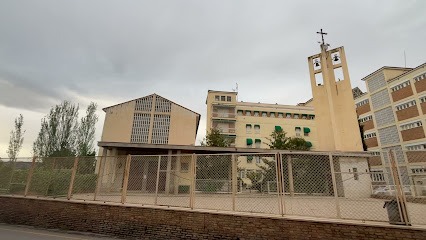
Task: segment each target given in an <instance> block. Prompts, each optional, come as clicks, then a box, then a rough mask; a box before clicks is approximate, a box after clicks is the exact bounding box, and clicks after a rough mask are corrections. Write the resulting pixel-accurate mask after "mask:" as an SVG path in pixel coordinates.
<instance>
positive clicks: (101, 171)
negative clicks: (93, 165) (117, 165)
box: [93, 148, 107, 201]
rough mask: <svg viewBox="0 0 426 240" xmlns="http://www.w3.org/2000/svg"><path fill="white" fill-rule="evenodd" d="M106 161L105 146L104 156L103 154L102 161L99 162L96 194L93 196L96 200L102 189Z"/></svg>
mask: <svg viewBox="0 0 426 240" xmlns="http://www.w3.org/2000/svg"><path fill="white" fill-rule="evenodd" d="M106 161H107V156H106V149H105V148H104V151H103V156H101V159H100V162H99V169H98V178H97V180H96V189H95V194H94V196H93V200H94V201H96V197H97V196H98V194H99V192H100V191H101V187H102V178H103V175H104V170H105V167H104V165H105V163H106Z"/></svg>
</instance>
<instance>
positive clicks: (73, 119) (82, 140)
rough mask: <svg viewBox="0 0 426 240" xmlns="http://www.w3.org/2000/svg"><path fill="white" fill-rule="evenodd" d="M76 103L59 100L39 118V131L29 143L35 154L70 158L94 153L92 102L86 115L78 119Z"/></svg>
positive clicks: (93, 112) (93, 113)
mask: <svg viewBox="0 0 426 240" xmlns="http://www.w3.org/2000/svg"><path fill="white" fill-rule="evenodd" d="M78 110H79V106H78V105H75V104H73V103H71V102H69V101H63V102H62V103H61V104H59V105H56V106H54V107H52V108H51V109H50V112H49V114H48V115H47V116H46V117H44V118H43V119H42V121H41V128H40V132H39V134H38V136H37V139H36V140H35V142H34V144H33V151H34V154H35V155H36V156H38V157H42V158H45V157H73V156H87V155H93V154H94V147H93V142H94V134H95V124H96V122H97V120H98V117H97V115H96V104H95V103H91V104H90V105H89V106H88V108H87V111H86V114H87V115H86V116H85V117H83V118H82V119H81V122H80V123H79V121H78Z"/></svg>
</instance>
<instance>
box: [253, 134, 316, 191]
mask: <svg viewBox="0 0 426 240" xmlns="http://www.w3.org/2000/svg"><path fill="white" fill-rule="evenodd" d="M286 135H287V133H286V132H285V131H283V130H282V129H275V131H273V132H272V134H271V135H270V136H271V138H268V140H269V142H270V143H267V144H268V146H269V147H270V149H277V150H298V151H309V150H310V148H311V147H310V146H309V144H308V142H306V141H305V139H303V138H300V137H287V136H286ZM262 162H263V165H258V167H259V168H260V173H261V175H262V177H261V180H257V178H258V176H247V177H249V179H250V177H252V178H256V179H255V185H254V186H253V187H254V188H256V189H257V190H259V191H261V190H266V189H267V184H268V182H276V181H277V179H276V163H275V161H271V160H268V159H266V158H262ZM283 167H284V168H286V166H283ZM250 180H251V179H250ZM275 187H276V185H275Z"/></svg>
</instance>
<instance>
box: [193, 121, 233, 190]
mask: <svg viewBox="0 0 426 240" xmlns="http://www.w3.org/2000/svg"><path fill="white" fill-rule="evenodd" d="M201 145H202V146H208V147H229V141H228V140H227V139H226V138H225V136H224V135H222V134H221V132H220V130H219V129H217V128H212V129H210V132H209V133H207V135H206V137H205V138H204V140H203V142H201ZM231 161H232V158H231V155H212V156H210V155H207V156H205V155H201V156H198V157H197V162H196V164H197V179H198V180H200V181H199V183H198V186H199V187H198V188H199V189H201V190H202V191H204V192H216V191H220V190H221V189H222V187H223V186H224V184H225V182H226V181H224V180H228V179H230V174H231V168H232V164H231Z"/></svg>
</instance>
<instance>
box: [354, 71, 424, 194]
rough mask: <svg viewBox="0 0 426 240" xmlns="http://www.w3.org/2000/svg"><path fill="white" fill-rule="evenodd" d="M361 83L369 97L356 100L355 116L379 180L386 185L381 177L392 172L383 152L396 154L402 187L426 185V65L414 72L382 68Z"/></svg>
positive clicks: (359, 97)
mask: <svg viewBox="0 0 426 240" xmlns="http://www.w3.org/2000/svg"><path fill="white" fill-rule="evenodd" d="M362 80H363V81H365V84H366V86H367V93H365V94H363V95H361V96H358V97H357V98H356V99H355V104H356V112H357V114H358V120H359V122H360V124H361V125H362V126H363V138H364V140H365V143H366V145H367V148H368V151H370V152H373V153H374V154H375V155H377V157H375V158H374V159H372V160H371V161H370V165H371V167H372V169H373V170H374V171H377V173H378V175H377V180H381V181H383V180H384V179H383V177H381V175H380V173H381V172H382V171H383V170H385V169H386V168H389V161H388V159H387V156H386V155H382V157H380V156H381V152H382V151H387V150H393V151H394V152H395V153H396V160H397V161H398V164H399V165H400V166H401V168H400V169H401V174H402V175H403V178H402V181H403V183H404V184H407V185H409V184H413V183H414V184H413V185H419V184H420V185H426V177H425V174H426V168H425V163H426V155H425V154H424V152H419V151H418V150H423V149H426V137H425V129H424V125H425V123H426V122H425V121H426V115H425V114H426V63H424V64H422V65H420V66H418V67H415V68H400V67H382V68H380V69H378V70H377V71H375V72H373V73H371V74H369V75H368V76H366V77H364V78H363V79H362ZM416 150H417V151H418V152H416ZM413 191H415V190H413ZM417 194H419V195H421V194H422V193H421V192H418V191H417Z"/></svg>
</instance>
